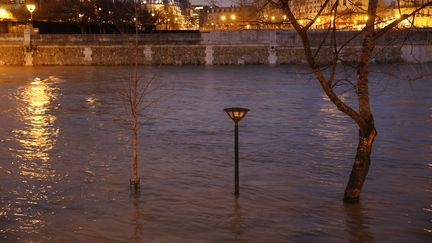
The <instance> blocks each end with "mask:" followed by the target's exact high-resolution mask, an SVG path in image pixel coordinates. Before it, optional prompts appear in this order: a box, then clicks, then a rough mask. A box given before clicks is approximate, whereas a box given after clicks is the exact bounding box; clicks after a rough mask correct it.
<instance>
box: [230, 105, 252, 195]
mask: <svg viewBox="0 0 432 243" xmlns="http://www.w3.org/2000/svg"><path fill="white" fill-rule="evenodd" d="M224 111H225V112H226V113H227V114H228V116H229V117H230V118H231V119H232V120H233V121H234V124H235V125H234V168H235V169H234V182H235V187H234V191H235V193H234V194H235V195H236V196H238V195H239V194H240V192H239V146H238V123H239V122H240V120H241V119H243V118H244V117H245V116H246V114H247V113H248V111H249V109H247V108H241V107H231V108H226V109H224Z"/></svg>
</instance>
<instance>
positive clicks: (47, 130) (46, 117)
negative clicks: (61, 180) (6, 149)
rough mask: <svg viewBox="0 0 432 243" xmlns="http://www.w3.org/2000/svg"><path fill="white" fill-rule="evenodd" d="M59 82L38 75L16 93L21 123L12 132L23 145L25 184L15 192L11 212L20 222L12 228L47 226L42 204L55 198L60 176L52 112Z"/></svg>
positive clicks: (20, 166) (20, 161)
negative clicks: (52, 157) (54, 156)
mask: <svg viewBox="0 0 432 243" xmlns="http://www.w3.org/2000/svg"><path fill="white" fill-rule="evenodd" d="M56 81H58V79H56V78H54V77H50V78H47V79H44V80H42V79H39V78H35V79H34V80H33V81H32V82H31V83H30V84H28V85H26V86H25V87H23V88H21V89H19V90H18V93H17V95H16V100H17V102H18V106H17V112H18V117H19V119H20V126H19V128H17V129H15V130H13V131H12V134H13V136H14V139H15V140H16V141H17V142H18V144H19V146H18V147H19V148H18V149H17V150H15V157H16V162H17V163H16V164H17V167H18V175H19V180H20V182H21V184H22V187H19V188H18V189H17V190H16V191H14V192H12V194H14V195H15V202H13V204H12V205H13V206H12V207H11V208H10V210H11V212H10V214H12V215H14V218H15V219H16V221H17V224H18V225H17V229H11V231H17V232H27V233H32V232H33V233H36V232H38V230H39V229H40V228H41V227H43V226H44V221H43V219H42V218H41V217H42V215H43V213H42V212H41V211H40V208H39V205H41V204H42V205H43V204H45V203H47V202H48V201H50V200H52V199H51V197H53V196H54V195H55V194H56V192H55V191H53V189H52V186H51V185H50V184H53V183H54V182H55V180H56V177H57V173H56V171H55V170H54V169H53V168H52V166H51V163H50V150H52V149H53V147H54V146H55V144H56V141H57V137H58V134H59V129H58V128H57V127H56V126H55V124H54V123H55V121H56V117H55V116H54V115H52V114H51V113H50V112H51V111H52V110H53V109H55V106H54V105H53V103H54V102H55V101H56V99H57V98H58V92H57V91H58V90H57V88H55V87H54V86H55V85H54V84H55V83H56Z"/></svg>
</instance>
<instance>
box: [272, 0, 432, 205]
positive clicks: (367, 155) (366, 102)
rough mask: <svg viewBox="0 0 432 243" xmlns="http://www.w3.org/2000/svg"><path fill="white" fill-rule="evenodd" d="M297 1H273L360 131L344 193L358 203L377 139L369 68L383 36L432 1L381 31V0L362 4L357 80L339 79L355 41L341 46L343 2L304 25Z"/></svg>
mask: <svg viewBox="0 0 432 243" xmlns="http://www.w3.org/2000/svg"><path fill="white" fill-rule="evenodd" d="M293 2H295V0H280V1H273V3H274V4H277V5H278V6H279V8H281V9H282V10H283V11H284V13H285V14H286V15H287V16H288V19H289V21H290V23H291V24H292V26H293V27H294V29H295V30H296V32H297V33H298V34H299V36H300V38H301V40H302V43H303V47H304V53H305V56H306V60H307V63H308V65H309V66H310V67H311V68H312V70H313V74H314V76H315V78H316V79H317V80H318V82H319V84H320V85H321V87H322V89H323V90H324V92H325V94H326V95H327V96H328V98H329V99H330V101H331V102H332V103H333V104H334V105H335V106H336V107H337V109H338V110H340V111H342V112H343V113H345V114H346V115H348V116H349V117H350V118H351V119H352V120H353V122H354V123H355V124H356V125H357V126H358V128H359V133H358V137H359V140H358V145H357V153H356V156H355V161H354V165H353V167H352V171H351V174H350V177H349V181H348V184H347V186H346V189H345V193H344V201H345V202H347V203H357V202H359V199H360V194H361V191H362V187H363V184H364V182H365V180H366V176H367V174H368V170H369V166H370V163H371V153H372V145H373V143H374V140H375V137H376V136H377V129H376V127H375V123H374V117H373V114H372V110H371V102H370V95H369V72H370V70H369V65H370V63H371V61H372V58H373V51H374V48H375V44H376V41H377V39H378V38H379V37H381V36H383V35H384V34H385V33H386V32H388V31H390V30H391V29H393V28H395V27H396V26H398V25H399V24H400V23H401V22H402V21H404V20H405V19H409V18H411V17H412V16H414V15H415V14H416V13H417V12H419V11H420V10H422V9H423V8H425V7H427V6H431V5H432V2H431V1H428V2H425V3H423V4H422V5H420V6H417V7H416V8H415V10H413V11H411V12H410V13H404V14H401V16H399V18H395V19H393V20H391V21H390V22H387V23H384V25H381V26H382V27H381V28H377V24H378V22H379V21H380V17H379V16H378V12H377V10H378V2H379V1H378V0H368V3H367V6H363V5H361V4H360V5H359V6H358V7H359V8H363V9H364V11H365V13H366V14H367V17H365V18H364V21H365V22H364V26H363V28H362V29H361V31H359V32H358V34H357V35H356V36H355V37H356V38H361V40H362V45H361V51H360V53H359V58H358V60H357V64H356V66H355V69H356V77H355V80H347V79H338V77H337V67H338V65H339V63H341V61H342V58H341V53H342V50H343V49H344V48H345V47H346V46H347V45H348V42H350V41H352V40H353V39H354V38H352V39H350V40H348V42H345V43H337V38H336V32H337V31H338V29H337V26H336V23H337V17H338V16H339V15H338V13H339V12H338V8H339V7H340V2H339V0H325V1H323V3H322V4H321V6H320V8H319V9H318V11H317V12H316V14H315V15H314V16H312V17H311V18H310V19H309V20H308V21H306V22H300V21H299V19H300V17H299V16H296V15H295V10H294V9H293V5H292V3H293ZM324 13H327V14H330V15H331V16H332V17H331V18H329V23H328V27H327V32H326V34H325V38H324V39H323V40H322V42H321V44H320V45H318V46H314V45H313V44H312V40H311V37H310V29H311V28H313V26H314V25H315V24H316V23H317V22H319V21H318V20H319V18H320V16H323V15H324ZM381 24H382V23H381ZM324 43H331V46H332V48H331V49H332V54H333V55H332V57H331V60H330V65H323V64H321V63H320V60H319V56H320V55H319V54H320V51H322V50H323V48H322V47H323V45H324ZM342 82H345V84H348V85H351V87H353V90H354V91H355V94H356V98H357V103H358V107H357V109H355V108H353V107H351V106H350V105H349V104H347V103H346V102H345V101H344V100H343V99H342V97H341V92H340V91H338V89H337V88H338V87H340V85H341V84H342Z"/></svg>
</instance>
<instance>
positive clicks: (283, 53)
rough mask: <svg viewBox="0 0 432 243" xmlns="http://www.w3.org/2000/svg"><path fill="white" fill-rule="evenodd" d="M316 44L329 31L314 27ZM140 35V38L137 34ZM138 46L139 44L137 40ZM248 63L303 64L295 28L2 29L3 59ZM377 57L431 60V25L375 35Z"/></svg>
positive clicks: (356, 39) (349, 35)
mask: <svg viewBox="0 0 432 243" xmlns="http://www.w3.org/2000/svg"><path fill="white" fill-rule="evenodd" d="M358 33H359V32H355V31H340V32H339V33H338V35H337V43H344V42H346V41H348V40H350V42H349V43H348V45H347V46H346V47H345V48H344V49H343V50H342V51H341V52H340V58H341V60H343V61H346V62H349V63H354V62H356V61H357V60H358V56H359V51H360V49H361V39H360V38H361V37H360V35H358ZM309 35H310V37H311V44H312V46H313V48H314V49H316V48H317V47H318V46H319V45H320V43H322V38H323V37H324V35H325V33H324V32H323V31H319V30H318V31H312V32H310V34H309ZM136 38H138V39H136ZM136 40H137V41H138V48H135V41H136ZM332 52H333V47H332V45H331V42H330V41H327V42H326V41H325V42H324V45H323V46H322V47H321V49H320V53H319V55H318V60H319V62H320V63H330V62H331V61H332V57H333V54H332ZM136 54H137V61H138V64H139V65H247V64H272V65H274V64H276V65H277V64H304V63H306V60H305V57H304V51H303V46H302V44H301V40H300V38H299V36H298V35H297V33H295V32H294V31H282V30H241V31H209V32H194V33H153V34H140V35H138V37H136V36H135V35H40V34H32V33H31V32H29V31H26V32H25V33H24V34H22V35H16V34H15V35H11V34H1V35H0V65H26V66H33V65H34V66H42V65H133V64H134V63H135V57H136ZM373 61H374V62H376V63H396V62H410V63H425V62H432V30H427V29H425V30H416V31H392V32H389V33H388V34H387V35H386V36H384V37H383V38H381V39H379V40H378V41H377V45H376V48H375V53H374V57H373Z"/></svg>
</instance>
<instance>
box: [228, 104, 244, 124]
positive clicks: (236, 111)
mask: <svg viewBox="0 0 432 243" xmlns="http://www.w3.org/2000/svg"><path fill="white" fill-rule="evenodd" d="M224 111H225V112H226V113H227V114H228V116H229V117H230V118H231V119H232V120H233V121H234V122H235V123H238V122H239V121H240V120H241V119H243V118H244V117H245V116H246V114H247V113H248V111H249V109H247V108H241V107H231V108H226V109H224Z"/></svg>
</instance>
